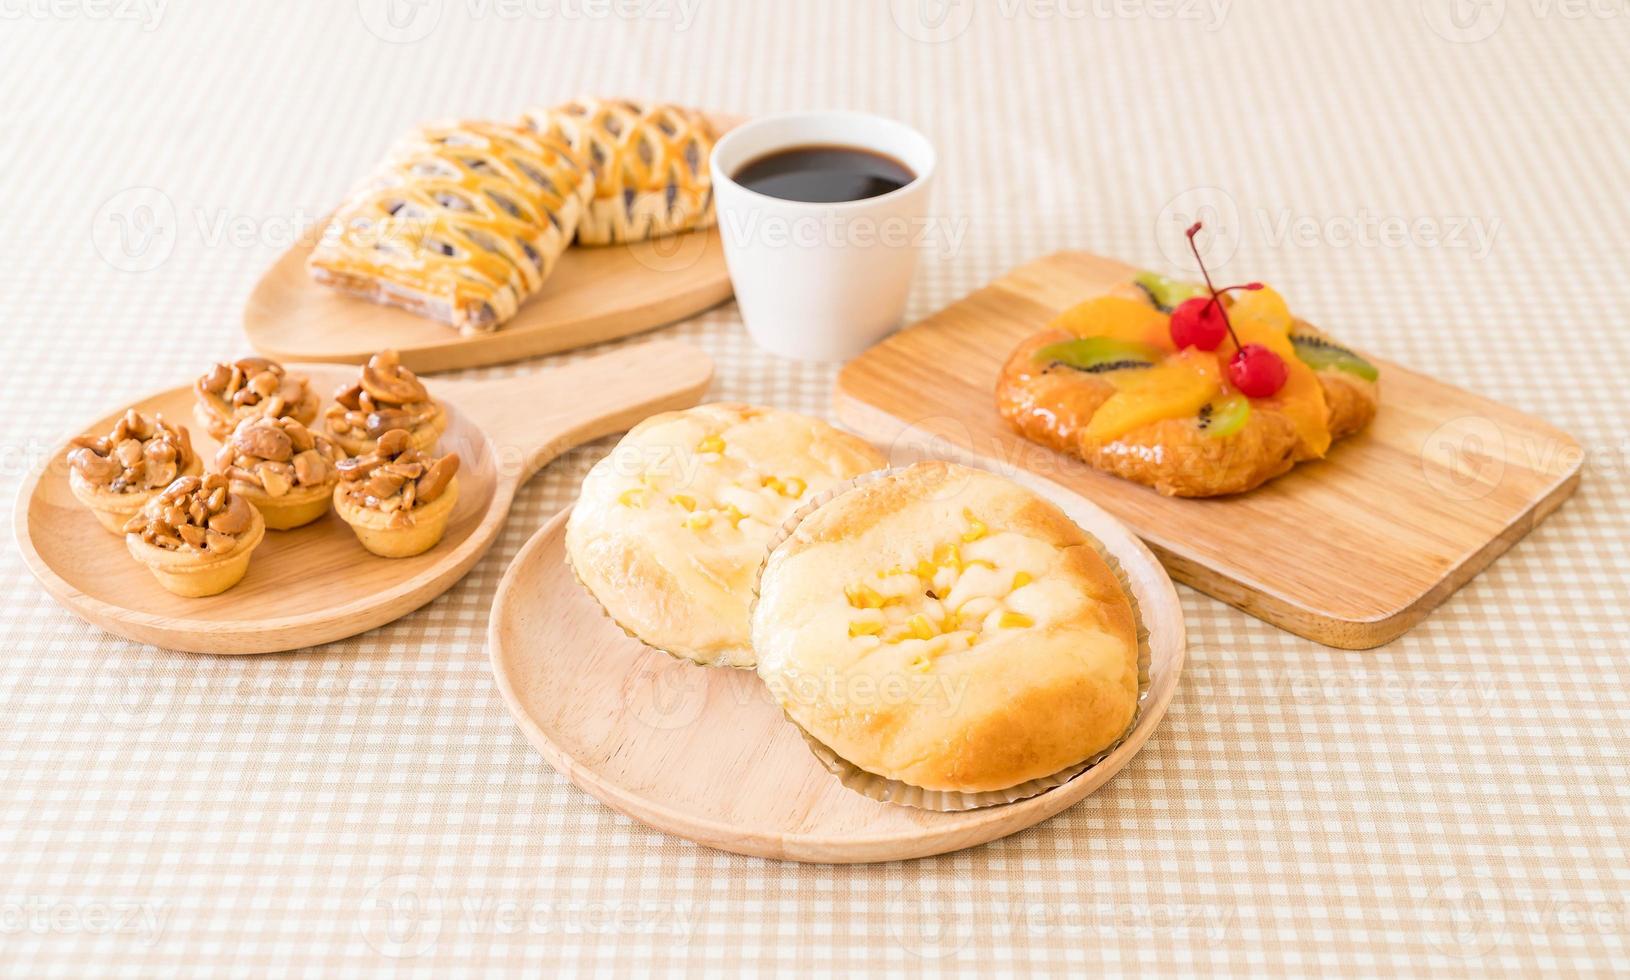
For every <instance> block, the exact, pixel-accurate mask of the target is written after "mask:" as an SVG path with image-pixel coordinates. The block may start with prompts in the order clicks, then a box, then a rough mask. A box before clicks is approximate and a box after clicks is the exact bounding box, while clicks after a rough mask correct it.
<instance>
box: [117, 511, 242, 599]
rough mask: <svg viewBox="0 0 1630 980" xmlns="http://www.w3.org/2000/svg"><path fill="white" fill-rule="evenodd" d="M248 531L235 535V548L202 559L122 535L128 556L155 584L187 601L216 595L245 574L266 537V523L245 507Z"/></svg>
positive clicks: (235, 583)
mask: <svg viewBox="0 0 1630 980" xmlns="http://www.w3.org/2000/svg"><path fill="white" fill-rule="evenodd" d="M249 513H250V524H249V530H247V531H245V532H243V534H241V535H239V536H238V546H237V547H236V548H233V549H232V550H231V551H230V552H228V553H226V554H224V555H219V556H215V555H211V556H204V555H200V554H198V553H197V552H191V551H169V550H167V549H164V548H160V547H158V546H157V545H151V544H148V543H147V542H146V541H143V540H142V539H141V535H139V534H127V535H125V546H126V547H127V548H129V549H130V556H131V557H132V558H134V559H136V560H137V561H139V562H141V563H142V564H143V565H146V566H147V568H148V570H149V571H151V572H152V573H153V577H154V578H156V579H158V584H160V585H162V586H164V588H165V589H167V590H168V591H170V592H173V593H175V594H176V595H178V596H184V597H186V598H189V599H199V598H203V597H204V596H212V595H219V594H221V593H222V592H225V591H226V590H227V589H230V588H232V587H233V586H234V585H237V584H238V583H239V582H241V581H243V577H244V576H245V575H247V574H248V573H249V558H250V555H251V554H253V552H254V550H255V548H256V547H257V546H258V545H259V544H260V542H261V541H262V540H264V539H265V537H266V521H265V519H264V518H262V517H261V516H260V511H258V510H255V509H254V508H253V507H251V508H249Z"/></svg>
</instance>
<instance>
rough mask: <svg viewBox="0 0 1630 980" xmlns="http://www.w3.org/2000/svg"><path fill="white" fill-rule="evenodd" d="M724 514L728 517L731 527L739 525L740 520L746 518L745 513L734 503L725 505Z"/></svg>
mask: <svg viewBox="0 0 1630 980" xmlns="http://www.w3.org/2000/svg"><path fill="white" fill-rule="evenodd" d="M724 516H726V517H728V518H730V526H731V527H740V526H741V522H742V521H744V520H746V519H747V515H746V514H743V513H742V512H741V508H740V507H737V506H736V505H735V504H726V505H725V508H724Z"/></svg>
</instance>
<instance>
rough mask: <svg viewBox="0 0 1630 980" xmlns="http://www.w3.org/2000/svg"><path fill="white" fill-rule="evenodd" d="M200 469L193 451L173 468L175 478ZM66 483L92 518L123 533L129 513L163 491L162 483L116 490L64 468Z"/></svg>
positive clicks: (199, 461) (139, 510)
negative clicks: (184, 464)
mask: <svg viewBox="0 0 1630 980" xmlns="http://www.w3.org/2000/svg"><path fill="white" fill-rule="evenodd" d="M203 473H204V463H203V460H202V459H200V458H199V457H198V454H197V453H194V454H193V458H192V462H191V463H189V464H187V467H186V468H185V469H180V470H177V471H176V474H175V475H176V478H177V479H180V478H181V477H184V476H202V475H203ZM68 487H69V489H71V490H72V491H73V492H74V499H76V500H78V501H79V502H80V503H82V504H84V505H85V506H86V508H88V509H89V510H90V512H91V513H92V514H95V515H96V521H97V523H98V524H101V525H102V526H103V527H105V528H107V529H108V530H109V531H112V532H113V533H114V534H117V535H120V536H123V535H124V533H125V525H126V524H127V523H129V521H130V519H131V518H132V517H135V516H136V515H137V514H139V513H141V509H142V508H143V507H145V506H147V502H148V501H149V500H152V499H153V498H154V497H157V496H158V495H159V494H161V493H163V492H164V488H163V487H154V488H153V489H151V490H136V491H132V492H130V493H116V492H114V491H112V490H109V489H107V488H106V487H99V486H96V485H95V484H93V483H91V482H90V481H89V480H87V479H85V478H84V477H82V476H80V475H79V471H78V470H76V469H72V468H70V469H69V470H68Z"/></svg>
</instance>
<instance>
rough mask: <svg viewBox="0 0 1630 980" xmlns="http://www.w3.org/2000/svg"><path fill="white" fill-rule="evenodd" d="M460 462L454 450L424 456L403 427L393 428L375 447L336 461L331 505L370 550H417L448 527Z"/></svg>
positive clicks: (399, 554)
mask: <svg viewBox="0 0 1630 980" xmlns="http://www.w3.org/2000/svg"><path fill="white" fill-rule="evenodd" d="M458 465H459V460H458V454H457V453H448V454H447V455H446V456H443V457H441V458H440V459H437V458H435V457H432V456H429V455H426V454H425V453H424V452H423V451H421V450H419V449H417V448H415V447H414V445H413V439H412V437H411V436H410V435H409V434H408V433H407V431H406V430H405V429H392V430H391V431H389V432H387V433H385V434H384V435H382V436H380V437H379V442H378V444H377V445H376V446H375V447H374V450H373V452H370V453H366V454H364V455H361V456H354V457H352V458H350V459H346V460H341V461H340V463H339V466H338V469H339V472H340V483H339V486H338V487H336V488H335V489H334V510H335V511H336V512H337V513H338V514H339V515H340V518H341V519H342V520H344V521H345V523H347V524H349V525H351V530H352V531H354V532H356V536H357V540H358V541H360V542H362V546H363V547H364V548H367V549H368V550H369V551H371V552H373V553H374V554H376V555H379V556H380V557H382V558H408V557H411V556H413V555H417V554H421V553H423V552H426V551H429V550H430V549H431V548H434V547H435V546H436V543H437V542H439V541H440V540H441V538H442V535H443V534H445V533H446V531H447V519H448V518H449V517H451V516H452V513H453V505H454V504H455V503H457V502H458Z"/></svg>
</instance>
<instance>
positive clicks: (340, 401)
mask: <svg viewBox="0 0 1630 980" xmlns="http://www.w3.org/2000/svg"><path fill="white" fill-rule="evenodd" d="M323 424H324V425H325V426H326V427H327V429H328V434H329V435H331V436H333V437H334V441H335V442H337V443H339V444H340V448H342V449H344V450H345V451H346V453H348V454H350V455H352V456H362V455H366V454H367V453H371V452H373V451H374V446H375V445H376V444H377V443H378V441H379V437H380V436H382V435H384V434H385V433H386V432H389V431H390V430H392V429H406V430H407V432H408V435H409V436H411V437H412V439H413V445H414V447H415V448H418V449H423V450H425V451H426V452H429V451H430V450H432V449H434V448H435V447H436V440H437V439H439V438H441V434H442V433H443V432H446V431H447V412H446V411H445V410H444V409H443V408H442V407H441V405H440V404H439V403H437V401H436V400H435V399H434V398H431V397H430V392H428V391H426V390H425V386H424V383H423V382H421V381H420V380H419V377H418V375H416V374H414V373H413V372H412V371H409V370H408V369H407V368H405V367H403V366H402V359H401V357H400V356H399V355H398V354H397V353H396V351H393V350H384V351H380V352H379V353H377V354H375V355H374V356H373V357H371V358H369V359H368V363H367V364H365V365H363V368H362V374H361V376H360V377H359V378H358V379H357V381H356V383H354V384H350V385H346V386H345V387H344V388H341V389H340V390H339V391H337V392H335V393H334V404H332V405H330V406H329V407H328V411H327V413H326V414H325V415H324V417H323Z"/></svg>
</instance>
